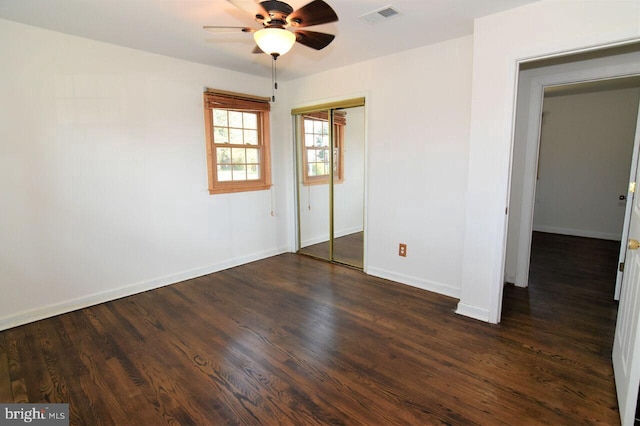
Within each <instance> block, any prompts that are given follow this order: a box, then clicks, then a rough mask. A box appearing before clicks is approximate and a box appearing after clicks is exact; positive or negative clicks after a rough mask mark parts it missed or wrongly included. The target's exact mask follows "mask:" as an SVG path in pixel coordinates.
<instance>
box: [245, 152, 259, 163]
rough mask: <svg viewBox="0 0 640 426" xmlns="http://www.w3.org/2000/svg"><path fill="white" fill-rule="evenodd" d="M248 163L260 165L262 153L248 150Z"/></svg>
mask: <svg viewBox="0 0 640 426" xmlns="http://www.w3.org/2000/svg"><path fill="white" fill-rule="evenodd" d="M246 151H247V163H249V164H252V163H253V164H258V163H259V162H260V151H259V150H257V149H247V150H246Z"/></svg>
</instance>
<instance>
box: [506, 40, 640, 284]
mask: <svg viewBox="0 0 640 426" xmlns="http://www.w3.org/2000/svg"><path fill="white" fill-rule="evenodd" d="M639 63H640V46H639V45H637V44H634V45H628V46H621V47H615V48H610V49H603V50H602V51H598V52H588V53H585V54H579V55H572V56H568V57H561V58H552V59H548V60H539V61H533V62H530V63H523V64H520V72H519V78H518V89H517V105H516V124H515V131H514V143H513V151H512V163H511V183H510V197H509V209H508V215H509V218H508V229H507V248H506V253H505V267H504V281H505V282H509V283H513V284H515V285H516V286H517V287H527V285H528V278H529V277H528V274H529V266H530V263H529V262H530V256H531V233H532V231H533V228H534V205H535V201H536V186H537V184H538V177H539V170H538V156H539V144H538V142H539V138H540V131H541V126H542V111H543V108H542V105H543V99H544V91H545V88H550V87H553V86H564V85H571V84H574V83H590V82H596V81H599V82H607V83H606V84H615V83H612V82H613V81H614V79H618V78H621V77H632V76H637V74H638V64H639ZM552 118H553V117H548V119H552ZM605 143H606V142H605ZM612 167H619V165H614V166H612ZM627 173H628V169H627ZM627 176H628V174H627ZM621 191H622V192H619V191H618V193H615V194H610V196H611V197H612V198H613V199H612V205H613V207H614V208H615V207H616V206H617V203H618V202H619V200H618V199H617V198H618V197H619V196H620V195H624V193H625V192H624V189H621ZM564 227H566V228H571V227H574V228H580V227H579V226H575V224H570V225H569V226H566V225H565V226H564ZM620 232H621V230H620V231H618V233H620ZM585 236H588V235H585Z"/></svg>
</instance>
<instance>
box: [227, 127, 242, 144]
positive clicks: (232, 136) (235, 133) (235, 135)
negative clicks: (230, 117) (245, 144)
mask: <svg viewBox="0 0 640 426" xmlns="http://www.w3.org/2000/svg"><path fill="white" fill-rule="evenodd" d="M242 139H243V138H242V129H229V142H231V143H233V144H238V145H242Z"/></svg>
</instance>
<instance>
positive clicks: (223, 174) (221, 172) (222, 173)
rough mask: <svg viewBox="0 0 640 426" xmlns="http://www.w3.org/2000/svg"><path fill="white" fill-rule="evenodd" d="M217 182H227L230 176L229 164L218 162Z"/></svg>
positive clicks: (230, 178)
mask: <svg viewBox="0 0 640 426" xmlns="http://www.w3.org/2000/svg"><path fill="white" fill-rule="evenodd" d="M217 175H218V182H229V181H231V180H232V177H231V166H229V165H221V164H218V173H217Z"/></svg>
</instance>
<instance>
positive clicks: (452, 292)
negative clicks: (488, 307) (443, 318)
mask: <svg viewBox="0 0 640 426" xmlns="http://www.w3.org/2000/svg"><path fill="white" fill-rule="evenodd" d="M367 274H369V275H372V276H374V277H378V278H384V279H386V280H391V281H395V282H397V283H400V284H405V285H409V286H411V287H416V288H419V289H422V290H427V291H431V292H433V293H438V294H442V295H444V296H449V297H454V298H456V299H460V289H459V288H456V287H452V286H450V285H448V284H443V283H438V282H435V281H428V280H423V279H420V278H416V277H412V276H409V275H403V274H398V273H395V272H391V271H387V270H385V269H380V268H374V267H371V266H370V267H369V269H368V271H367Z"/></svg>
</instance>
